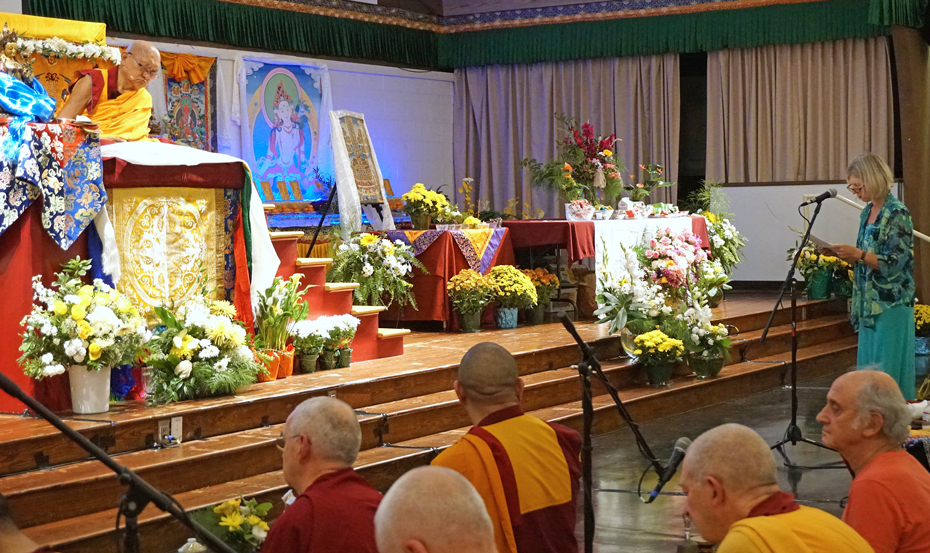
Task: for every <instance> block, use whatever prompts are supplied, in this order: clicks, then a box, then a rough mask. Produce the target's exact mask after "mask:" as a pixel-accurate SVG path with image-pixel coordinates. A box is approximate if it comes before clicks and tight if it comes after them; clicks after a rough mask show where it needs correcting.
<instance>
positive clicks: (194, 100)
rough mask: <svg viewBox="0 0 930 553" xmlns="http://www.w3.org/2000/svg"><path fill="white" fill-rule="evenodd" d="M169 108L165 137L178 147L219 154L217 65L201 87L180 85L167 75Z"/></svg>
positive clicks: (189, 83) (212, 68)
mask: <svg viewBox="0 0 930 553" xmlns="http://www.w3.org/2000/svg"><path fill="white" fill-rule="evenodd" d="M163 73H164V79H165V100H166V104H167V108H168V114H167V116H166V117H167V121H165V123H166V125H165V134H166V135H167V136H168V138H170V139H171V140H174V141H175V142H177V143H178V144H186V145H188V146H191V147H194V148H197V149H199V150H203V151H205V152H215V151H216V101H215V98H216V64H213V67H211V68H210V72H209V73H208V74H207V78H206V80H204V81H202V82H199V83H197V84H194V83H191V82H190V80H188V79H184V80H181V81H176V80H174V79H173V78H171V77H170V76H169V75H168V72H167V71H164V72H163Z"/></svg>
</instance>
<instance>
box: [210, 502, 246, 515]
mask: <svg viewBox="0 0 930 553" xmlns="http://www.w3.org/2000/svg"><path fill="white" fill-rule="evenodd" d="M241 504H242V499H230V500H228V501H224V502H223V503H220V504H219V505H217V506H216V507H214V508H213V512H214V513H216V514H218V515H230V514H232V513H238V512H239V505H241Z"/></svg>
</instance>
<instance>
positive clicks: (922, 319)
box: [914, 303, 930, 337]
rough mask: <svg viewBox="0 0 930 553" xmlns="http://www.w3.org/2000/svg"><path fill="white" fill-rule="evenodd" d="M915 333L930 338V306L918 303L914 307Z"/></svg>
mask: <svg viewBox="0 0 930 553" xmlns="http://www.w3.org/2000/svg"><path fill="white" fill-rule="evenodd" d="M914 333H915V334H916V335H917V336H923V337H930V305H924V304H922V303H918V304H917V305H915V306H914Z"/></svg>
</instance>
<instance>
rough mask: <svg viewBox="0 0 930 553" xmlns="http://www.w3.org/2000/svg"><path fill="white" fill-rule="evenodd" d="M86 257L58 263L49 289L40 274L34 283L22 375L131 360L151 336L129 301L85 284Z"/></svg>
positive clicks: (110, 290)
mask: <svg viewBox="0 0 930 553" xmlns="http://www.w3.org/2000/svg"><path fill="white" fill-rule="evenodd" d="M89 269H90V261H87V260H84V261H82V260H81V258H80V257H78V258H76V259H73V260H71V261H68V262H66V263H65V264H64V265H62V271H61V272H60V273H56V275H57V276H58V279H57V280H56V281H55V282H54V284H53V286H54V287H55V288H57V290H50V289H48V288H46V287H45V286H43V285H42V277H41V276H36V277H34V278H33V281H32V288H33V290H34V291H35V294H34V299H35V303H34V305H33V307H32V313H30V314H29V315H27V316H26V318H25V319H23V321H22V325H23V326H24V327H25V331H24V332H23V335H22V337H23V343H22V345H21V346H20V348H19V349H20V351H21V352H22V356H21V357H20V358H19V363H20V365H21V366H22V367H23V370H24V372H25V373H26V374H28V375H29V376H31V377H33V378H45V377H47V376H55V375H59V374H62V373H64V372H65V368H66V367H67V366H70V365H83V366H86V367H87V369H88V370H99V369H103V368H112V367H115V366H118V365H122V364H126V363H131V362H132V360H133V357H134V356H135V354H136V352H137V351H138V349H139V347H140V346H141V345H142V344H144V343H145V342H147V341H148V340H149V338H151V333H150V332H149V331H148V330H147V329H146V326H145V322H144V321H143V320H142V318H141V317H140V316H139V311H138V310H137V309H136V307H135V306H134V305H133V304H132V302H131V301H130V300H129V298H127V297H126V296H124V295H123V294H121V293H119V292H118V291H117V290H115V289H113V288H111V287H109V286H107V285H106V284H105V283H104V282H103V281H101V280H99V279H98V280H95V281H94V284H84V283H83V282H82V281H81V277H82V276H84V275H86V274H87V271H88V270H89Z"/></svg>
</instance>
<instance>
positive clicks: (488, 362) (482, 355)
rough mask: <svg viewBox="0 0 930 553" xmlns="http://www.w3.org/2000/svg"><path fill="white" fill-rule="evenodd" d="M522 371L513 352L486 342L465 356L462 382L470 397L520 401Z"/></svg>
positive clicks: (489, 401)
mask: <svg viewBox="0 0 930 553" xmlns="http://www.w3.org/2000/svg"><path fill="white" fill-rule="evenodd" d="M519 380H520V371H519V370H518V369H517V361H516V360H515V359H514V358H513V355H511V354H510V352H509V351H507V350H506V349H504V348H503V347H501V346H499V345H497V344H494V343H491V342H483V343H480V344H478V345H476V346H473V347H472V348H471V349H470V350H468V352H467V353H466V354H465V357H463V358H462V362H461V364H460V365H459V370H458V382H459V384H461V386H462V388H463V390H464V391H465V393H466V394H467V395H468V398H469V399H471V400H473V401H476V402H480V403H500V402H513V401H517V399H518V398H517V394H516V391H515V390H516V386H517V383H518V381H519Z"/></svg>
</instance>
